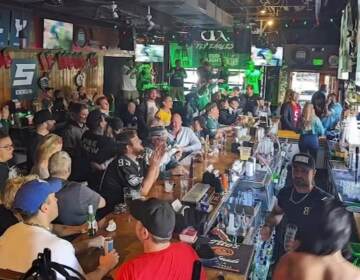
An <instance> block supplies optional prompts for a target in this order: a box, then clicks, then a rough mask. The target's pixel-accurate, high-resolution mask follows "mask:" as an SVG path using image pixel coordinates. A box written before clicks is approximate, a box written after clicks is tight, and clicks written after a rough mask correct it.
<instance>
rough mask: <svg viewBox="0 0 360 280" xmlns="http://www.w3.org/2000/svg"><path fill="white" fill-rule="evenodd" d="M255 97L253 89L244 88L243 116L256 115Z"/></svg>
mask: <svg viewBox="0 0 360 280" xmlns="http://www.w3.org/2000/svg"><path fill="white" fill-rule="evenodd" d="M256 106H257V97H255V96H254V87H253V86H252V85H248V86H247V87H246V103H245V107H244V114H245V115H247V114H249V113H250V114H251V115H252V116H255V115H256Z"/></svg>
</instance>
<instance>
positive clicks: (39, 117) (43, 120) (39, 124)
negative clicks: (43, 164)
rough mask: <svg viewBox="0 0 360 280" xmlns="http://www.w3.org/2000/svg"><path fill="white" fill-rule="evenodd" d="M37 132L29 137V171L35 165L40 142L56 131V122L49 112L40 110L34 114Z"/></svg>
mask: <svg viewBox="0 0 360 280" xmlns="http://www.w3.org/2000/svg"><path fill="white" fill-rule="evenodd" d="M34 124H35V132H34V133H32V134H31V135H30V137H29V142H28V143H29V144H28V148H27V165H28V169H29V170H31V168H32V167H33V165H34V161H35V151H36V147H37V145H38V144H39V143H40V141H41V140H42V139H43V138H44V137H45V136H46V135H48V134H49V133H50V132H51V131H53V130H54V128H55V124H56V121H55V120H54V117H53V115H52V114H51V113H50V111H49V110H40V111H38V112H36V113H35V114H34Z"/></svg>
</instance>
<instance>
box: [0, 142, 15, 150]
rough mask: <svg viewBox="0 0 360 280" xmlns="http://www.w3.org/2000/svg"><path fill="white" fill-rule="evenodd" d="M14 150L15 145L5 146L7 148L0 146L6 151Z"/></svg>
mask: <svg viewBox="0 0 360 280" xmlns="http://www.w3.org/2000/svg"><path fill="white" fill-rule="evenodd" d="M13 148H14V145H13V144H9V145H5V146H0V149H5V150H8V151H10V150H11V149H13Z"/></svg>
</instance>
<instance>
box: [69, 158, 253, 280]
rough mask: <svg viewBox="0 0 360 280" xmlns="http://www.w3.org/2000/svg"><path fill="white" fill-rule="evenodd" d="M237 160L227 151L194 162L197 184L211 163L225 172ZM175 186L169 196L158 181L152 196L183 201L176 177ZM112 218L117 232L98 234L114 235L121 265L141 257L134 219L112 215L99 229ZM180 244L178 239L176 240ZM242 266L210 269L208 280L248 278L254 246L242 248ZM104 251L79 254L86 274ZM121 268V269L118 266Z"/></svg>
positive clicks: (207, 270) (106, 218)
mask: <svg viewBox="0 0 360 280" xmlns="http://www.w3.org/2000/svg"><path fill="white" fill-rule="evenodd" d="M236 159H237V156H236V155H235V154H232V153H230V152H224V153H221V154H219V155H218V156H212V157H209V158H208V159H207V160H204V161H203V162H201V163H195V162H194V181H195V182H199V181H201V176H202V174H203V172H204V170H205V169H206V167H207V166H208V165H209V164H213V165H214V167H215V168H216V169H219V171H220V172H221V173H222V172H224V170H225V169H227V168H229V167H230V166H231V165H232V163H233V162H234V160H236ZM171 179H172V180H174V182H175V183H176V186H175V188H174V191H173V192H172V193H166V192H165V191H164V184H163V182H162V181H161V180H159V181H157V182H156V184H155V185H154V186H153V188H152V189H151V192H150V194H149V197H156V198H159V199H162V200H167V201H171V202H172V201H173V200H175V199H176V198H180V177H179V176H173V177H172V178H171ZM110 219H113V220H114V221H115V222H116V225H117V230H116V231H115V232H106V231H105V230H99V232H98V233H97V234H99V235H103V236H111V237H112V238H113V240H114V248H115V249H116V250H117V251H118V253H119V255H120V259H119V265H121V264H122V263H124V262H125V261H128V260H130V259H132V258H134V257H135V256H137V255H140V254H141V253H142V252H143V249H142V245H141V243H140V242H139V241H138V239H137V237H136V234H135V220H134V219H133V218H132V217H131V216H130V215H129V214H127V213H125V214H109V215H108V216H106V217H105V218H104V219H103V220H102V221H100V222H99V227H100V228H104V225H105V227H106V225H107V222H108V221H109V220H110ZM86 238H88V236H87V235H86V234H83V235H81V236H79V237H78V238H77V239H75V240H74V241H73V242H76V241H79V240H82V239H86ZM174 241H175V242H177V241H178V240H175V239H174ZM241 248H242V249H241V256H242V257H241V258H240V262H241V266H242V267H243V270H244V272H243V273H241V274H239V273H231V272H226V271H222V270H218V269H209V268H206V272H207V276H208V279H217V277H218V276H219V275H222V276H224V277H225V279H227V280H232V279H237V280H239V279H247V278H248V274H249V270H250V265H251V263H252V259H253V255H254V247H253V246H245V245H244V246H241ZM101 253H102V250H100V249H90V250H88V251H86V252H84V253H82V254H79V255H78V256H77V257H78V259H79V262H80V264H81V266H82V268H83V269H84V271H85V272H89V271H92V270H94V269H95V268H96V267H97V265H98V258H99V256H100V254H101ZM119 265H118V266H119ZM115 271H116V269H115V270H114V271H112V272H111V275H112V276H115Z"/></svg>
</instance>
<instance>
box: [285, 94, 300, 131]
mask: <svg viewBox="0 0 360 280" xmlns="http://www.w3.org/2000/svg"><path fill="white" fill-rule="evenodd" d="M280 114H281V129H285V130H293V131H296V132H298V131H299V127H300V120H301V107H300V105H299V103H298V94H297V93H296V92H295V91H293V90H292V89H288V90H287V91H286V94H285V99H284V104H283V105H282V108H281V112H280Z"/></svg>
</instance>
